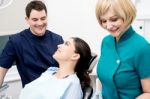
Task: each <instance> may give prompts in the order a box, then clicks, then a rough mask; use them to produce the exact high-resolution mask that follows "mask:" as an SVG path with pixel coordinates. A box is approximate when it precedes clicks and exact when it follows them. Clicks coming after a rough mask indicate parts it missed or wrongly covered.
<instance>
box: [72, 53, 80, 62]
mask: <svg viewBox="0 0 150 99" xmlns="http://www.w3.org/2000/svg"><path fill="white" fill-rule="evenodd" d="M79 58H80V54H78V53H75V54H73V55H72V60H78V59H79Z"/></svg>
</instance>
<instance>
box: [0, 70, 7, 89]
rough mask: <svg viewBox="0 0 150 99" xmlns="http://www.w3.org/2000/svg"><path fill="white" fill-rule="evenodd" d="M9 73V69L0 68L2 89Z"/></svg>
mask: <svg viewBox="0 0 150 99" xmlns="http://www.w3.org/2000/svg"><path fill="white" fill-rule="evenodd" d="M7 71H8V69H6V68H3V67H0V87H1V86H2V84H3V81H4V77H5V75H6V73H7Z"/></svg>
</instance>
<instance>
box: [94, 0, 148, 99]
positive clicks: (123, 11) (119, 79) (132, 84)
mask: <svg viewBox="0 0 150 99" xmlns="http://www.w3.org/2000/svg"><path fill="white" fill-rule="evenodd" d="M96 16H97V19H98V22H99V24H100V25H101V26H102V27H103V28H104V29H106V30H107V31H108V32H109V33H110V35H108V36H106V37H105V38H104V39H103V41H102V46H101V56H100V59H99V62H98V66H97V74H98V78H99V79H100V81H101V83H102V97H103V99H135V98H137V99H150V62H149V58H150V45H149V43H148V42H147V41H146V40H145V39H144V38H143V37H141V36H140V35H139V34H137V32H136V31H134V29H133V28H132V26H131V24H132V22H133V20H134V19H135V16H136V9H135V7H134V5H133V3H132V2H131V1H130V0H98V2H97V6H96Z"/></svg>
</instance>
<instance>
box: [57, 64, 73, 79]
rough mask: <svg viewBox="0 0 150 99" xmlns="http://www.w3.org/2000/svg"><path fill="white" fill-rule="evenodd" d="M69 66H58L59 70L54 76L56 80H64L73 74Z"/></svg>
mask: <svg viewBox="0 0 150 99" xmlns="http://www.w3.org/2000/svg"><path fill="white" fill-rule="evenodd" d="M70 67H71V66H63V67H61V66H60V68H59V70H58V71H57V73H56V74H55V76H56V77H57V78H60V79H61V78H66V77H68V76H69V75H72V74H74V73H75V72H74V68H72V67H71V68H70Z"/></svg>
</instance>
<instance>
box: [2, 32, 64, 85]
mask: <svg viewBox="0 0 150 99" xmlns="http://www.w3.org/2000/svg"><path fill="white" fill-rule="evenodd" d="M61 43H63V39H62V37H61V36H60V35H58V34H55V33H53V32H51V31H48V30H47V31H46V33H45V35H44V36H41V37H37V36H35V35H33V34H32V33H31V31H30V29H26V30H24V31H22V32H20V33H17V34H15V35H12V36H10V38H9V41H8V42H7V44H6V46H5V48H4V50H3V52H2V54H1V55H0V66H2V67H4V68H7V69H9V68H10V67H11V66H12V64H13V62H14V61H16V65H17V69H18V72H19V74H20V76H21V80H22V85H23V87H24V85H25V84H27V83H29V82H31V81H33V80H34V79H36V78H37V77H39V76H40V75H41V73H42V72H44V71H45V70H46V69H47V68H49V67H50V66H57V67H58V64H57V62H56V61H55V60H54V59H53V58H52V55H53V53H54V52H55V51H56V49H57V45H58V44H61Z"/></svg>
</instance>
